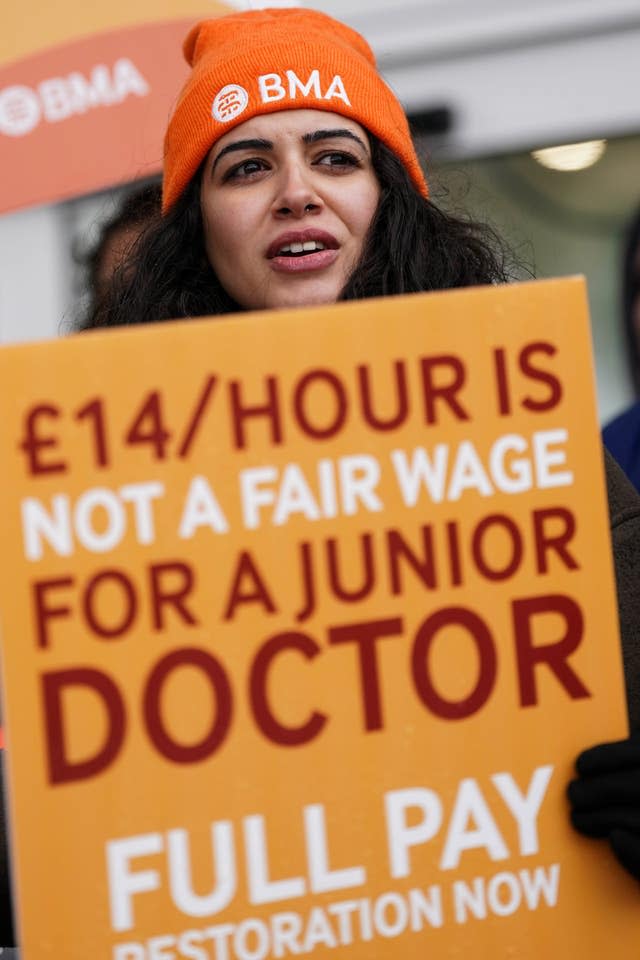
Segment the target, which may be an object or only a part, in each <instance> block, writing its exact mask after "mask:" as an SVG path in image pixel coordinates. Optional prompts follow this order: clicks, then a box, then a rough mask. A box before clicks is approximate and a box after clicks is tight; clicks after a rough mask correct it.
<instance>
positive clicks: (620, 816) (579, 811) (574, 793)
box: [568, 732, 640, 880]
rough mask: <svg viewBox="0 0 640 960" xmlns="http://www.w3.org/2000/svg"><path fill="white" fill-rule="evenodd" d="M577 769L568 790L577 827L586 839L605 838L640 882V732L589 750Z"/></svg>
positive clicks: (581, 756)
mask: <svg viewBox="0 0 640 960" xmlns="http://www.w3.org/2000/svg"><path fill="white" fill-rule="evenodd" d="M576 770H577V772H578V779H577V780H572V781H571V783H570V784H569V789H568V796H569V803H570V804H571V822H572V823H573V826H574V827H575V828H576V830H579V831H580V833H583V834H585V835H586V836H587V837H606V838H607V840H608V841H609V843H610V844H611V847H612V849H613V852H614V854H615V855H616V857H617V858H618V860H619V861H620V863H621V864H622V866H623V867H625V868H626V869H627V870H628V871H629V873H631V874H632V875H633V876H634V877H635V878H636V879H637V880H640V732H637V733H635V734H633V735H632V736H630V737H629V738H628V739H627V740H618V741H615V742H614V743H601V744H599V745H598V746H597V747H591V749H589V750H585V751H584V752H583V753H581V754H580V756H579V757H578V759H577V760H576Z"/></svg>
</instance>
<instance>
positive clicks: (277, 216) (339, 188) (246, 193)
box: [84, 9, 640, 879]
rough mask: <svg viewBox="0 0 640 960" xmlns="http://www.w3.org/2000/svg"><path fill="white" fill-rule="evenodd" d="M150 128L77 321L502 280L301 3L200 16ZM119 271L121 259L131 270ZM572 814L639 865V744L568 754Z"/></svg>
mask: <svg viewBox="0 0 640 960" xmlns="http://www.w3.org/2000/svg"><path fill="white" fill-rule="evenodd" d="M185 54H186V57H187V60H188V61H189V63H190V64H191V67H192V73H191V76H190V78H189V80H188V81H187V84H186V86H185V88H184V90H183V92H182V95H181V97H180V99H179V101H178V104H177V107H176V110H175V113H174V115H173V117H172V119H171V122H170V124H169V128H168V131H167V136H166V141H165V173H164V191H163V216H162V218H161V219H160V221H159V222H158V223H157V224H156V225H155V226H154V227H153V229H152V230H151V231H150V232H149V233H148V234H147V236H146V237H145V238H144V239H143V241H142V242H141V244H140V246H139V248H138V250H137V253H136V255H135V257H134V259H133V262H128V263H127V265H126V270H124V269H123V270H121V271H120V276H119V278H118V279H117V282H116V283H115V284H114V287H113V288H112V290H111V291H110V293H109V294H108V295H107V296H105V297H103V299H102V300H101V302H100V303H99V304H98V305H97V307H96V308H95V310H94V311H93V313H92V315H91V316H90V317H88V318H87V320H86V322H85V324H84V328H89V327H95V326H111V325H119V324H129V323H144V322H153V321H158V320H164V319H169V318H177V317H192V316H198V315H210V314H223V313H229V312H233V311H237V310H239V309H240V310H254V309H262V308H274V307H292V306H303V305H309V304H324V303H332V302H334V301H336V300H348V299H355V298H362V297H370V296H378V295H384V294H393V293H406V292H411V291H419V290H433V289H443V288H449V287H459V286H469V285H473V284H480V283H485V284H486V283H494V282H500V281H502V282H504V281H506V280H508V279H510V270H509V269H508V267H507V266H505V263H506V261H505V258H504V254H503V252H502V248H501V245H500V243H499V241H498V239H497V238H496V237H495V235H493V234H492V233H491V232H490V231H488V230H487V229H486V228H485V227H481V226H479V225H476V224H473V223H471V222H468V221H463V220H459V219H456V218H453V217H451V216H448V215H446V214H445V213H443V212H442V211H440V210H438V208H437V207H436V206H435V205H434V204H433V203H431V202H430V201H429V200H428V199H427V198H428V188H427V185H426V183H425V180H424V177H423V174H422V171H421V168H420V165H419V163H418V160H417V157H416V154H415V150H414V147H413V144H412V142H411V137H410V134H409V129H408V125H407V121H406V117H405V115H404V113H403V111H402V108H401V107H400V105H399V103H398V101H397V100H396V98H395V96H394V95H393V93H392V92H391V90H390V89H389V88H388V87H387V85H386V84H385V83H384V81H383V80H382V79H381V77H380V76H379V75H378V73H377V72H376V67H375V61H374V58H373V55H372V53H371V51H370V49H369V47H368V45H367V44H366V42H365V41H364V40H363V39H362V37H360V36H359V35H358V34H357V33H355V32H354V31H353V30H351V29H349V28H348V27H346V26H344V25H342V24H340V23H337V22H336V21H334V20H332V19H331V18H329V17H327V16H325V15H323V14H321V13H318V12H316V11H312V10H295V9H279V10H271V11H265V10H262V11H253V12H249V13H241V14H232V15H230V16H228V17H223V18H220V19H217V20H210V21H205V22H204V23H201V24H199V25H198V26H197V27H195V28H194V29H193V30H192V31H191V33H190V34H189V36H188V37H187V40H186V42H185ZM132 272H133V275H132ZM608 482H609V499H610V511H611V517H612V531H613V538H614V550H615V553H616V566H617V576H618V588H619V592H620V610H621V621H622V628H623V641H624V650H625V658H626V664H625V666H626V675H627V686H628V694H629V709H630V716H631V719H632V724H633V725H634V726H635V727H638V726H640V680H639V678H640V653H639V648H640V643H639V642H636V637H637V634H638V630H639V629H640V594H639V592H638V590H637V587H636V581H637V580H638V576H637V569H638V562H639V560H640V556H639V550H640V506H639V504H640V501H639V500H638V499H637V498H636V496H635V493H634V491H633V490H632V489H631V488H628V487H626V486H625V483H624V478H623V477H622V476H621V474H620V473H619V472H616V470H615V465H613V464H611V463H610V462H608ZM578 769H579V779H578V780H577V781H575V783H574V784H572V786H571V791H570V796H571V801H572V804H573V807H574V809H573V813H572V816H573V820H574V823H575V825H576V826H577V827H578V829H581V830H582V831H583V832H585V833H588V834H590V835H596V836H606V837H608V838H609V839H610V841H611V844H612V847H613V849H614V851H615V852H616V854H617V856H618V858H619V859H620V860H621V861H622V862H623V863H624V864H625V866H626V867H627V868H628V869H629V870H630V871H631V872H632V873H634V875H635V876H636V877H638V878H639V879H640V745H639V743H638V740H637V739H633V738H632V739H629V740H627V741H624V742H622V743H620V744H613V745H612V744H609V745H603V746H600V747H597V748H594V750H591V751H587V752H586V754H584V755H582V757H581V759H580V760H579V765H578Z"/></svg>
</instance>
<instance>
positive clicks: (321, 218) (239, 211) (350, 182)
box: [200, 110, 380, 310]
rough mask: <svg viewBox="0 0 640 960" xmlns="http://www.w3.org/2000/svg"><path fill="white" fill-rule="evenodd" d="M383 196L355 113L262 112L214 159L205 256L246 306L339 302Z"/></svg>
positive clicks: (209, 166)
mask: <svg viewBox="0 0 640 960" xmlns="http://www.w3.org/2000/svg"><path fill="white" fill-rule="evenodd" d="M379 195H380V187H379V184H378V180H377V178H376V174H375V172H374V169H373V167H372V164H371V150H370V147H369V140H368V137H367V134H366V133H365V131H364V130H363V128H362V127H361V126H360V125H359V124H357V123H355V122H354V121H353V120H348V119H346V118H345V117H341V116H339V115H338V114H335V113H328V112H324V111H322V110H285V111H280V112H278V113H273V114H267V115H264V116H260V117H254V118H253V119H251V120H247V121H246V122H245V123H242V124H240V125H239V126H237V127H234V129H233V130H231V131H230V132H229V133H228V134H226V135H225V136H224V137H222V138H221V139H220V140H218V142H217V143H216V144H215V145H214V146H213V148H212V150H211V153H210V154H209V156H208V158H207V162H206V165H205V170H204V176H203V179H202V188H201V194H200V202H201V206H202V216H203V222H204V232H205V245H206V249H207V256H208V258H209V261H210V263H211V266H212V267H213V269H214V270H215V272H216V274H217V276H218V279H219V280H220V282H221V284H222V286H223V287H224V289H225V290H226V291H227V293H228V294H229V295H230V296H231V297H233V299H234V300H235V301H236V302H237V303H238V304H239V305H240V306H241V307H244V308H245V309H248V310H261V309H265V308H266V309H268V308H273V307H298V306H308V305H312V304H323V303H334V302H335V301H336V300H337V299H338V296H339V294H340V291H341V290H342V288H343V287H344V285H345V283H346V281H347V279H348V278H349V276H350V274H351V272H352V270H353V268H354V267H355V265H356V263H357V261H358V259H359V257H360V253H361V252H362V247H363V242H364V239H365V237H366V235H367V231H368V229H369V225H370V223H371V220H372V218H373V215H374V213H375V211H376V207H377V205H378V198H379Z"/></svg>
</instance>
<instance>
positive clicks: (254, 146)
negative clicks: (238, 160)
mask: <svg viewBox="0 0 640 960" xmlns="http://www.w3.org/2000/svg"><path fill="white" fill-rule="evenodd" d="M234 150H273V143H272V142H271V140H259V139H255V140H236V141H235V143H229V144H228V145H227V146H226V147H223V148H222V150H221V151H220V153H219V154H218V156H217V157H216V158H215V160H214V161H213V163H212V165H211V173H213V171H214V170H215V168H216V165H217V163H218V161H219V160H222V158H223V157H224V156H226V154H227V153H232V152H233V151H234Z"/></svg>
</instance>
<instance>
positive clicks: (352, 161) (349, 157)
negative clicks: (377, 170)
mask: <svg viewBox="0 0 640 960" xmlns="http://www.w3.org/2000/svg"><path fill="white" fill-rule="evenodd" d="M317 162H318V163H319V164H322V165H323V166H327V167H357V166H359V165H360V161H359V160H358V158H357V157H354V156H353V154H351V153H343V152H342V151H341V150H332V151H331V153H324V154H323V155H322V156H321V157H320V158H319V159H318V161H317Z"/></svg>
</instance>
